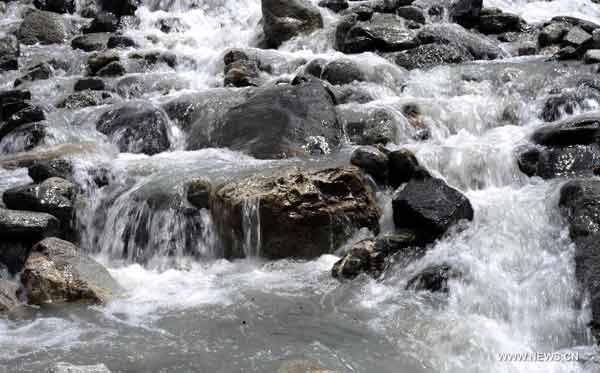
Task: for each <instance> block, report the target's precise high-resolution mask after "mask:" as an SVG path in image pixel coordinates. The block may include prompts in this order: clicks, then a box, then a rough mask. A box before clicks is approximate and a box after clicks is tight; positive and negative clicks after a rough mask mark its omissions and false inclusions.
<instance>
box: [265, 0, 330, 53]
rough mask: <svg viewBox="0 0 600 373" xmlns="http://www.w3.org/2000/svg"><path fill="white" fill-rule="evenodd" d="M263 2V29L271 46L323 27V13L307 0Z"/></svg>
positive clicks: (267, 0) (269, 0) (277, 45)
mask: <svg viewBox="0 0 600 373" xmlns="http://www.w3.org/2000/svg"><path fill="white" fill-rule="evenodd" d="M261 4H262V13H263V31H264V33H265V37H266V41H267V44H268V45H269V46H270V47H273V48H277V47H279V45H281V43H283V42H284V41H287V40H289V39H291V38H292V37H294V36H296V35H298V34H301V33H310V32H312V31H314V30H316V29H319V28H321V27H323V19H322V18H321V13H319V10H318V9H317V8H315V7H314V6H312V5H311V4H310V2H308V1H306V0H288V1H282V0H261Z"/></svg>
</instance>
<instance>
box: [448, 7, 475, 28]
mask: <svg viewBox="0 0 600 373" xmlns="http://www.w3.org/2000/svg"><path fill="white" fill-rule="evenodd" d="M482 7H483V0H455V1H453V2H452V4H451V6H450V9H449V16H450V19H451V20H452V21H453V22H456V23H458V24H459V25H461V26H463V27H467V28H471V27H474V26H475V25H476V24H478V23H479V20H480V16H481V10H482Z"/></svg>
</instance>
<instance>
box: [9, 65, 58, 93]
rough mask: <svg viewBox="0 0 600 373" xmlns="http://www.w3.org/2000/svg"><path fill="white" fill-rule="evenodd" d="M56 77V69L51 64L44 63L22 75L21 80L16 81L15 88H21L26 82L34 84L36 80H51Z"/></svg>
mask: <svg viewBox="0 0 600 373" xmlns="http://www.w3.org/2000/svg"><path fill="white" fill-rule="evenodd" d="M53 75H54V69H53V68H52V66H50V65H49V64H47V63H45V62H42V63H40V64H38V65H35V66H32V67H30V68H29V69H27V71H26V72H25V74H24V75H22V76H21V77H20V78H18V79H17V80H15V84H14V86H15V87H18V86H20V85H21V84H23V83H25V82H33V81H36V80H46V79H50V78H51V77H52V76H53Z"/></svg>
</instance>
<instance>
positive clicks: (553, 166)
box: [518, 144, 600, 179]
mask: <svg viewBox="0 0 600 373" xmlns="http://www.w3.org/2000/svg"><path fill="white" fill-rule="evenodd" d="M518 164H519V167H520V169H521V171H523V173H525V174H526V175H528V176H539V177H542V178H544V179H551V178H554V177H577V176H591V175H592V173H593V169H594V167H596V166H597V165H598V164H600V147H599V146H598V145H597V144H590V145H571V146H560V147H550V148H547V147H540V148H532V149H527V150H525V151H523V152H522V153H520V154H519V155H518Z"/></svg>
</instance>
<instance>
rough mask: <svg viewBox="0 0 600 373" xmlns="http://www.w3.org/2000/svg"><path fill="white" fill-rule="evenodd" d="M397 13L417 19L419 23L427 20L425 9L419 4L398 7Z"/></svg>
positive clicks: (407, 17)
mask: <svg viewBox="0 0 600 373" xmlns="http://www.w3.org/2000/svg"><path fill="white" fill-rule="evenodd" d="M396 14H397V15H398V16H400V17H402V18H404V19H408V20H411V21H415V22H417V23H422V24H424V23H425V22H426V18H425V13H424V12H423V9H421V8H419V7H417V6H412V5H409V6H401V7H399V8H398V9H396Z"/></svg>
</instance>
